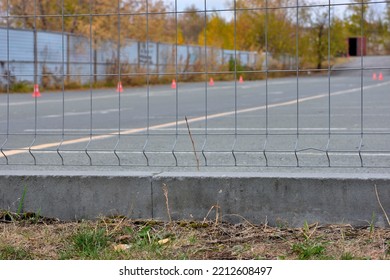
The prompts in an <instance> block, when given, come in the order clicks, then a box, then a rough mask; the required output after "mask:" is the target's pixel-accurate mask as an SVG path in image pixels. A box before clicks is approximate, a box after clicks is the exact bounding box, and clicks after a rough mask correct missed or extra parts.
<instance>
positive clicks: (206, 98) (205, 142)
mask: <svg viewBox="0 0 390 280" xmlns="http://www.w3.org/2000/svg"><path fill="white" fill-rule="evenodd" d="M203 4H204V11H203V14H204V21H203V39H204V69H205V72H206V75H205V86H204V87H205V92H204V134H205V135H204V141H203V145H202V148H201V151H202V156H203V159H204V165H205V166H207V156H206V153H205V148H206V145H207V140H208V86H207V80H208V78H209V76H208V74H207V73H208V71H209V67H208V63H207V61H208V59H207V58H208V55H207V53H208V51H207V28H206V27H207V0H204V2H203ZM222 55H223V54H222ZM222 59H223V58H222Z"/></svg>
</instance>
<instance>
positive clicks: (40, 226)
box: [0, 212, 390, 260]
mask: <svg viewBox="0 0 390 280" xmlns="http://www.w3.org/2000/svg"><path fill="white" fill-rule="evenodd" d="M0 220H1V223H0V259H146V260H147V259H208V260H209V259H390V229H383V228H374V227H365V228H353V227H351V226H349V225H330V226H320V225H317V224H315V225H310V226H309V225H305V226H304V227H303V228H276V227H269V226H267V225H253V224H250V223H244V224H237V225H232V224H227V223H221V222H219V223H218V224H217V223H215V221H206V222H194V221H179V222H171V223H163V222H157V221H135V220H129V219H127V218H101V219H98V220H96V221H82V222H66V223H65V222H60V221H56V220H47V219H42V218H40V219H38V220H37V219H34V220H33V221H32V220H31V219H20V218H19V219H13V220H10V219H9V218H7V217H6V215H5V214H4V212H3V213H2V214H0Z"/></svg>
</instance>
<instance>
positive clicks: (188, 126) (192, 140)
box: [184, 116, 199, 171]
mask: <svg viewBox="0 0 390 280" xmlns="http://www.w3.org/2000/svg"><path fill="white" fill-rule="evenodd" d="M184 118H185V120H186V124H187V129H188V134H189V135H190V139H191V143H192V150H193V151H194V155H195V159H196V169H197V170H198V171H199V158H198V155H197V154H196V149H195V142H194V139H193V138H192V134H191V130H190V125H189V124H188V120H187V116H185V117H184Z"/></svg>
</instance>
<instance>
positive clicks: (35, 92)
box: [32, 84, 41, 97]
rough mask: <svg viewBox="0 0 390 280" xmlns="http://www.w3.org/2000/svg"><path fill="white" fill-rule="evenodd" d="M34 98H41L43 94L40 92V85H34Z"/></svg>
mask: <svg viewBox="0 0 390 280" xmlns="http://www.w3.org/2000/svg"><path fill="white" fill-rule="evenodd" d="M32 96H33V97H40V96H41V93H40V92H39V85H38V84H35V85H34V92H33V94H32Z"/></svg>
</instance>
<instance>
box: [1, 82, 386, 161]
mask: <svg viewBox="0 0 390 280" xmlns="http://www.w3.org/2000/svg"><path fill="white" fill-rule="evenodd" d="M389 84H390V82H385V83H378V84H375V85H371V86H365V87H363V88H360V87H358V88H352V89H347V90H341V91H337V92H333V93H331V94H330V96H338V95H344V94H348V93H352V92H359V91H361V90H368V89H373V88H378V87H382V86H385V85H389ZM326 97H329V93H328V92H327V93H322V94H317V95H314V96H309V97H304V98H300V99H298V100H297V99H294V100H290V101H285V102H280V103H274V104H269V105H268V106H266V105H262V106H257V107H251V108H247V109H241V110H237V111H227V112H222V113H216V114H211V115H208V116H207V117H206V116H200V117H195V118H191V119H188V123H195V122H200V121H204V120H206V118H207V119H209V120H210V119H216V118H222V117H227V116H232V115H235V114H242V113H249V112H254V111H258V110H265V109H266V108H267V107H268V109H271V108H277V107H283V106H289V105H294V104H297V102H298V103H302V102H307V101H312V100H317V99H321V98H326ZM184 124H186V121H185V120H181V121H177V122H176V121H173V122H168V123H164V124H158V125H153V126H150V127H149V129H161V128H169V127H175V126H179V125H184ZM147 129H148V128H147V127H141V128H134V129H129V130H126V131H122V132H121V135H129V134H135V133H139V132H144V131H147ZM118 135H119V134H118V132H113V133H109V134H104V135H97V136H88V137H82V138H78V139H73V140H66V141H62V142H53V143H46V144H41V145H35V146H32V147H24V148H22V149H18V150H10V151H4V150H3V153H4V154H5V155H6V156H7V157H9V156H13V155H18V154H22V153H28V152H29V150H40V149H47V148H53V147H60V146H63V145H71V144H77V143H84V142H89V141H96V140H105V139H108V138H111V137H117V136H118ZM2 157H4V155H3V154H2V153H0V158H2Z"/></svg>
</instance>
